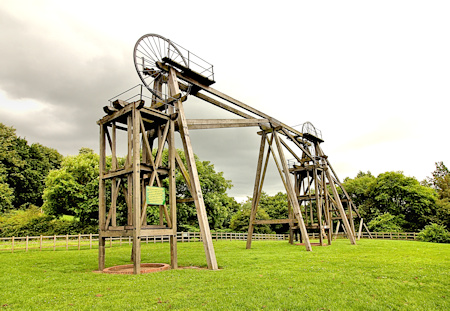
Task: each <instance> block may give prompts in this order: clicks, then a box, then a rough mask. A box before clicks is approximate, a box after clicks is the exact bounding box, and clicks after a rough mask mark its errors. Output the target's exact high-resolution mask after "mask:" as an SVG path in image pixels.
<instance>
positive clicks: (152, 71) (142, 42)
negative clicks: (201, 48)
mask: <svg viewBox="0 0 450 311" xmlns="http://www.w3.org/2000/svg"><path fill="white" fill-rule="evenodd" d="M164 57H167V58H170V59H171V60H173V61H175V62H178V63H180V64H182V65H184V66H186V67H187V66H188V64H187V62H186V60H185V58H184V57H183V55H182V54H181V52H180V50H179V49H178V48H177V47H176V45H174V44H173V43H172V42H171V41H170V40H169V39H166V38H164V37H163V36H160V35H157V34H147V35H144V36H142V37H141V38H139V40H138V41H137V42H136V45H135V46H134V52H133V58H134V66H135V67H136V71H137V73H138V75H139V78H140V79H141V81H142V83H143V84H144V85H145V86H146V87H147V89H148V90H149V91H150V92H151V93H152V94H153V96H154V97H157V98H159V99H160V100H166V99H167V98H168V90H167V84H164V83H163V80H164V79H163V77H164V76H167V73H165V72H164V71H162V70H160V69H159V68H158V66H156V62H162V59H163V58H164Z"/></svg>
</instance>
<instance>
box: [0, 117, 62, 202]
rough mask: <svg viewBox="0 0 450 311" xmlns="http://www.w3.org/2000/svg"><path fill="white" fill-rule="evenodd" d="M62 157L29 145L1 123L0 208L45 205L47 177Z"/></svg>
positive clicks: (38, 146) (44, 148)
mask: <svg viewBox="0 0 450 311" xmlns="http://www.w3.org/2000/svg"><path fill="white" fill-rule="evenodd" d="M61 160H62V156H61V155H60V154H59V153H58V152H57V151H56V150H54V149H51V148H48V147H45V146H42V145H41V144H32V145H28V143H27V141H26V140H25V139H23V138H20V137H17V136H16V133H15V129H13V128H12V127H7V126H5V125H3V124H1V123H0V191H1V192H0V211H6V210H8V209H11V208H13V207H15V208H20V207H22V206H27V205H30V204H33V205H38V206H40V205H42V193H43V190H44V179H45V177H46V176H47V174H48V173H49V171H50V170H52V169H56V168H58V167H59V164H60V162H61Z"/></svg>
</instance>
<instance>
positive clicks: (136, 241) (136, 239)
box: [128, 103, 145, 274]
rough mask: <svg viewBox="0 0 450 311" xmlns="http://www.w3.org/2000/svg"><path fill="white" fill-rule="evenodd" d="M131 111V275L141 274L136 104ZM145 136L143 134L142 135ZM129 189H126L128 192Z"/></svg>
mask: <svg viewBox="0 0 450 311" xmlns="http://www.w3.org/2000/svg"><path fill="white" fill-rule="evenodd" d="M134 105H135V107H133V110H132V116H133V159H132V165H133V174H132V178H133V181H132V193H133V200H132V201H133V218H132V221H133V228H134V230H133V251H134V252H133V255H134V256H133V273H134V274H140V273H141V183H140V177H141V170H140V165H139V163H140V161H141V158H140V157H141V155H140V139H139V138H140V137H139V136H140V135H139V133H140V130H139V127H140V118H139V115H138V114H137V113H136V103H135V104H134ZM144 134H145V133H144ZM130 190H131V189H128V191H129V192H131V191H130Z"/></svg>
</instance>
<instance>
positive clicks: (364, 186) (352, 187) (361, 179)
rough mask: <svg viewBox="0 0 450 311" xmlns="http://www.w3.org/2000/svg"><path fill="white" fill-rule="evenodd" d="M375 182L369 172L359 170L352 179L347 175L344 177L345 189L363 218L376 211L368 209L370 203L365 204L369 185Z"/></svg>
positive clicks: (367, 198)
mask: <svg viewBox="0 0 450 311" xmlns="http://www.w3.org/2000/svg"><path fill="white" fill-rule="evenodd" d="M375 182H376V178H375V176H373V175H372V173H371V172H367V173H364V172H361V171H359V172H358V174H357V175H356V177H355V178H354V179H351V178H348V177H347V178H345V179H344V183H343V186H344V188H345V190H346V191H347V193H348V194H349V196H350V198H351V199H352V201H353V203H354V204H355V205H356V207H358V209H359V210H360V212H361V214H362V216H363V217H364V218H365V217H367V216H368V215H374V214H376V213H377V210H376V209H375V210H370V205H367V204H366V203H367V202H368V200H369V198H370V188H371V185H372V184H373V183H375Z"/></svg>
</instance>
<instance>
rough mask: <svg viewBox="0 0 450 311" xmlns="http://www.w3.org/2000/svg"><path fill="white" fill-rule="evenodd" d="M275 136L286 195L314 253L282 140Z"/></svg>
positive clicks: (275, 132)
mask: <svg viewBox="0 0 450 311" xmlns="http://www.w3.org/2000/svg"><path fill="white" fill-rule="evenodd" d="M273 136H274V138H275V143H276V145H277V148H278V155H279V156H280V161H281V165H282V166H283V171H284V173H285V175H286V178H285V179H286V186H287V187H286V193H287V195H288V198H289V201H290V203H291V205H292V208H293V210H294V215H295V217H296V218H297V220H298V226H299V228H300V231H301V233H302V236H303V239H304V241H305V248H306V250H307V251H312V248H311V243H310V241H309V236H308V231H307V230H306V226H305V222H304V220H303V216H302V213H301V210H300V206H299V204H298V200H297V197H296V195H295V191H294V187H293V186H292V182H291V180H290V178H289V168H288V166H287V162H286V158H285V157H284V152H283V148H282V146H281V143H280V139H279V138H278V134H277V131H273Z"/></svg>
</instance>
